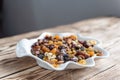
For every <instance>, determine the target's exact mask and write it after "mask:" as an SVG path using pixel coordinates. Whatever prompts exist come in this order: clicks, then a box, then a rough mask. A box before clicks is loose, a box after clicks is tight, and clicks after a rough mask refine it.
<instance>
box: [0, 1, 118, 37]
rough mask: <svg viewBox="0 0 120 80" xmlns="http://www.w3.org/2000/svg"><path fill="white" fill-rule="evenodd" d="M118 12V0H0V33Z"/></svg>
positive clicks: (111, 14)
mask: <svg viewBox="0 0 120 80" xmlns="http://www.w3.org/2000/svg"><path fill="white" fill-rule="evenodd" d="M101 16H117V17H119V16H120V0H0V37H6V36H12V35H16V34H21V33H25V32H30V31H34V30H40V29H45V28H51V27H55V26H58V25H65V24H70V23H74V22H77V21H80V20H84V19H89V18H95V17H101Z"/></svg>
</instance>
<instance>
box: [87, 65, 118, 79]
mask: <svg viewBox="0 0 120 80" xmlns="http://www.w3.org/2000/svg"><path fill="white" fill-rule="evenodd" d="M115 66H116V64H114V65H112V66H110V67H108V68H107V69H105V70H102V71H100V72H98V73H96V74H94V75H92V76H91V77H90V78H86V79H85V80H90V79H91V78H93V77H95V76H97V75H98V74H101V73H103V72H105V71H108V70H110V69H111V68H113V67H115Z"/></svg>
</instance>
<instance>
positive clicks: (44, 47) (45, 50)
mask: <svg viewBox="0 0 120 80" xmlns="http://www.w3.org/2000/svg"><path fill="white" fill-rule="evenodd" d="M42 50H43V51H44V52H49V51H50V50H49V48H47V47H46V46H42Z"/></svg>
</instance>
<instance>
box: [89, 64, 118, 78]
mask: <svg viewBox="0 0 120 80" xmlns="http://www.w3.org/2000/svg"><path fill="white" fill-rule="evenodd" d="M119 79H120V64H116V65H115V66H114V67H112V68H110V69H109V70H107V71H104V72H102V73H100V74H98V75H96V76H94V77H92V78H91V79H90V80H119Z"/></svg>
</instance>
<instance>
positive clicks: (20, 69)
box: [0, 17, 120, 80]
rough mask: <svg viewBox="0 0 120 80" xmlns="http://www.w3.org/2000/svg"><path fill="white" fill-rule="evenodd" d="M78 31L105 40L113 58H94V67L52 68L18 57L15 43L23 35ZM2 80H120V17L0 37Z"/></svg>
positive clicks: (0, 75) (104, 45)
mask: <svg viewBox="0 0 120 80" xmlns="http://www.w3.org/2000/svg"><path fill="white" fill-rule="evenodd" d="M44 31H48V32H66V31H67V32H68V31H69V32H79V33H81V34H82V35H84V36H91V37H95V38H97V39H99V40H101V41H102V42H103V45H102V46H103V47H104V48H105V49H107V50H108V51H109V52H110V57H108V58H106V59H99V60H95V61H96V65H95V66H94V67H92V68H83V69H76V70H65V71H50V70H46V69H43V68H41V67H39V66H38V65H37V64H36V61H35V60H34V59H32V58H30V57H23V58H17V57H16V55H15V47H16V43H17V42H18V41H19V40H21V39H23V38H35V37H37V36H39V35H40V34H41V32H44ZM0 79H1V80H120V18H116V17H102V18H95V19H89V20H85V21H81V22H77V23H73V24H69V25H62V26H58V27H55V28H50V29H45V30H39V31H34V32H30V33H25V34H21V35H16V36H12V37H7V38H3V39H0Z"/></svg>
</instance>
